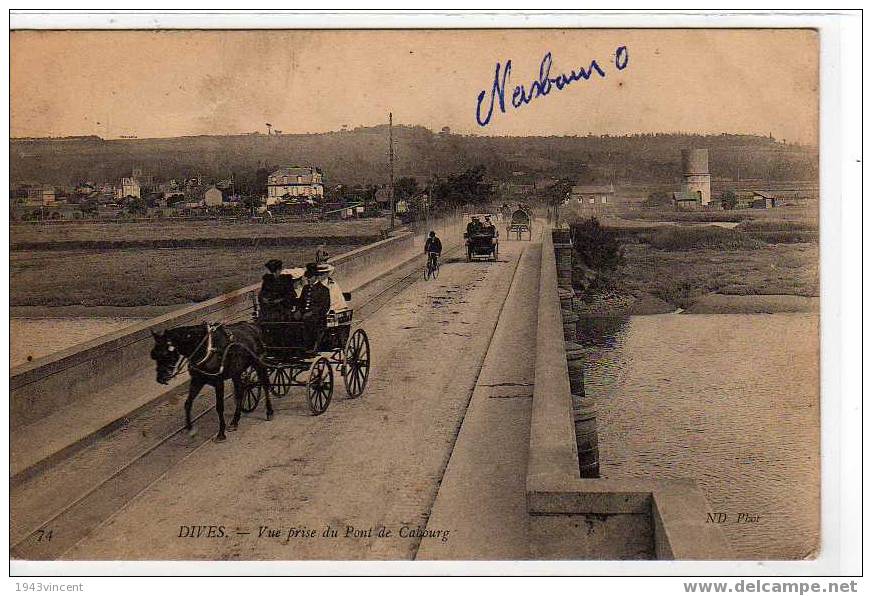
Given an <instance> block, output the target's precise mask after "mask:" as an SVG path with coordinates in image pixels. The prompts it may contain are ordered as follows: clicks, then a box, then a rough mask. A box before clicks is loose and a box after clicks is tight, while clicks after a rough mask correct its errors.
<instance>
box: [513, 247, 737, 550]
mask: <svg viewBox="0 0 872 596" xmlns="http://www.w3.org/2000/svg"><path fill="white" fill-rule="evenodd" d="M557 271H558V268H557V262H556V259H555V256H554V243H553V241H552V238H551V234H549V233H547V231H546V233H545V234H544V235H543V238H542V265H541V271H540V279H539V307H538V320H539V326H538V331H537V337H536V375H535V383H534V387H533V406H532V415H531V428H530V446H529V458H528V467H527V486H526V490H527V510H528V513H529V514H530V531H531V537H533V538H534V540H535V541H536V545H535V547H534V549H535V551H536V554H537V556H538V557H540V558H552V559H572V558H576V559H582V558H583V559H644V558H651V559H654V558H657V559H682V560H684V559H687V560H689V559H708V560H724V559H731V558H733V557H732V554H731V551H730V549H729V546H728V544H727V542H726V539H725V538H724V536H723V534H722V532H721V530H720V528H718V527H717V526H716V525H715V524H709V523H706V522H707V514H708V513H710V511H711V509H710V507H709V504H708V503H707V501H706V499H705V496H704V495H703V494H702V491H701V490H700V489H699V487H698V485H697V484H696V482H694V481H693V480H668V481H658V480H655V479H652V480H647V479H639V480H617V479H599V478H581V477H580V475H579V462H578V449H577V446H576V434H575V429H574V427H573V421H572V393H571V386H570V379H569V373H568V368H567V360H566V353H565V347H564V345H565V344H564V327H563V318H562V316H561V308H560V297H559V294H558V273H557Z"/></svg>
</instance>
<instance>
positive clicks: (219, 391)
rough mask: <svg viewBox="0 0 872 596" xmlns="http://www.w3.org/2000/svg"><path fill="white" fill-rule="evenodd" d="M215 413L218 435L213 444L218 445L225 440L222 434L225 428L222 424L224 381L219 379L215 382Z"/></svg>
mask: <svg viewBox="0 0 872 596" xmlns="http://www.w3.org/2000/svg"><path fill="white" fill-rule="evenodd" d="M215 412H216V413H217V414H218V434H217V435H215V442H216V443H220V442H221V441H224V440H225V439H227V435H225V434H224V429H225V428H226V427H227V425H226V424H225V423H224V379H222V378H220V377H219V378H218V379H216V380H215Z"/></svg>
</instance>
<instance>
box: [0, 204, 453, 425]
mask: <svg viewBox="0 0 872 596" xmlns="http://www.w3.org/2000/svg"><path fill="white" fill-rule="evenodd" d="M434 228H435V229H436V230H438V231H439V233H440V235H442V237H443V242H444V244H445V246H446V248H448V247H450V246H452V245H454V244H456V243H457V242H458V238H459V237H460V233H459V231H458V230H459V224H458V220H457V219H456V218H448V219H446V220H442V221H439V222H436V223H434ZM419 244H420V246H418V245H419ZM419 253H420V254H423V238H421V237H418V236H415V235H414V234H412V233H410V232H404V233H399V234H397V235H394V236H391V237H389V238H387V239H384V240H381V241H378V242H375V243H373V244H368V245H366V246H362V247H360V248H357V249H355V250H352V251H350V252H348V253H344V254H341V255H338V256H336V257H334V258H332V259H330V262H331V263H332V264H333V265H334V266H335V267H336V271H337V276H338V277H339V278H341V279H342V282H343V287H344V288H345V289H347V290H354V289H356V288H359V287H360V286H362V285H363V284H365V283H367V282H368V281H371V280H372V279H375V278H376V277H378V276H380V275H382V274H383V273H385V272H386V271H389V270H390V269H392V268H394V267H397V266H399V265H402V264H403V263H405V262H407V261H408V260H409V259H411V258H413V257H415V256H416V255H418V254H419ZM258 288H259V284H253V285H250V286H247V287H244V288H241V289H239V290H235V291H233V292H228V293H226V294H223V295H221V296H217V297H215V298H212V299H211V300H207V301H205V302H201V303H198V304H195V305H192V306H189V307H186V308H182V309H179V310H176V311H173V312H170V313H167V314H165V315H162V316H160V317H156V318H153V319H149V320H147V321H142V322H140V323H136V324H134V325H131V326H130V327H126V328H124V329H122V330H120V331H117V332H115V333H112V334H108V335H104V336H102V337H99V338H97V339H94V340H92V341H89V342H85V343H82V344H79V345H76V346H73V347H71V348H69V349H67V350H63V351H60V352H56V353H54V354H51V355H48V356H46V357H44V358H39V359H37V360H34V361H33V362H28V363H26V364H23V365H21V366H17V367H14V368H13V369H12V370H11V371H10V382H9V383H10V386H9V389H10V408H11V411H10V416H11V421H12V428H13V429H16V428H20V427H22V426H25V425H28V424H30V423H33V422H34V421H38V420H40V419H41V418H43V417H45V416H47V415H49V414H51V413H53V412H55V411H57V410H58V409H60V408H64V407H67V406H69V405H70V404H71V403H74V402H76V401H77V400H79V399H81V398H82V397H83V396H86V395H91V394H94V393H97V392H101V391H104V390H107V389H109V388H110V387H112V386H113V385H115V384H118V383H119V382H121V381H123V380H124V379H129V378H131V377H132V376H134V375H136V374H142V371H143V370H144V369H145V368H150V367H151V366H152V363H151V361H150V358H149V353H150V351H151V347H152V343H153V342H152V339H151V333H152V331H163V330H165V329H167V328H169V327H176V326H180V325H193V324H200V323H203V322H205V321H212V322H214V321H224V322H233V321H239V320H244V319H247V318H248V317H249V316H250V315H249V313H250V306H251V301H252V297H253V296H254V295H255V293H256V292H257V290H258Z"/></svg>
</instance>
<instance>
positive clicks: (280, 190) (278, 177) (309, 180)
mask: <svg viewBox="0 0 872 596" xmlns="http://www.w3.org/2000/svg"><path fill="white" fill-rule="evenodd" d="M266 190H267V193H266V203H267V205H275V204H276V203H279V202H281V201H282V200H285V197H309V198H313V199H315V200H320V199H322V198H323V197H324V182H323V177H322V175H321V170H319V169H318V168H316V167H314V166H286V167H282V168H279V169H278V170H276V171H275V172H273V173H272V174H270V175H269V178H267V185H266Z"/></svg>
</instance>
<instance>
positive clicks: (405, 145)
mask: <svg viewBox="0 0 872 596" xmlns="http://www.w3.org/2000/svg"><path fill="white" fill-rule="evenodd" d="M394 138H395V144H396V157H397V163H396V175H397V176H398V177H399V176H409V175H414V176H419V177H426V176H428V175H429V174H430V173H433V174H445V173H447V172H452V171H458V170H462V169H464V168H467V167H471V166H473V165H478V164H483V165H485V166H486V167H487V169H488V173H489V174H490V175H491V176H493V177H495V178H498V179H508V178H510V177H511V176H512V174H513V173H519V172H523V173H524V174H525V175H528V176H533V177H536V176H549V177H563V176H567V177H570V178H572V179H574V180H577V181H579V182H582V183H585V182H606V181H610V180H614V181H621V182H673V181H674V180H676V178H677V177H678V176H679V175H680V150H681V149H682V148H684V147H708V148H709V149H710V167H711V172H712V175H713V177H714V178H715V179H717V178H732V177H734V176H735V175H736V171H737V168H738V169H739V170H740V172H741V176H742V178H746V179H747V178H767V179H770V180H773V181H778V180H815V179H817V150H816V148H810V147H801V146H797V145H787V144H784V143H779V142H777V141H775V140H772V139H770V138H768V137H761V136H751V135H727V134H723V135H709V136H702V135H682V134H656V135H653V134H646V135H633V136H623V137H613V136H605V137H594V136H588V137H479V136H461V135H453V134H436V133H433V132H431V131H430V130H428V129H426V128H423V127H409V126H395V127H394ZM387 139H388V134H387V127H386V126H379V127H372V128H359V129H355V130H353V131H348V132H330V133H319V134H300V135H281V136H276V135H272V136H267V135H263V134H249V135H235V136H194V137H178V138H167V139H119V140H104V139H101V138H100V137H94V136H91V137H70V138H62V139H12V140H11V142H10V153H11V172H10V177H11V182H12V183H13V184H15V183H26V182H45V183H50V184H75V183H77V182H79V181H82V180H96V181H102V180H107V181H108V180H118V179H120V178H121V176H122V175H127V174H129V172H130V171H131V169H132V168H133V167H140V168H142V169H143V170H144V171H145V172H150V173H153V174H155V175H156V176H157V177H158V178H159V179H170V178H181V177H192V176H194V175H196V174H198V173H199V174H203V175H204V176H206V177H215V178H224V177H227V176H228V175H229V174H230V173H231V172H234V173H236V174H237V176H239V177H241V178H246V177H253V174H254V172H255V171H256V170H257V169H258V168H271V167H273V166H276V165H279V164H288V163H294V164H314V165H318V166H320V167H321V168H322V169H323V171H324V173H325V181H326V183H327V184H336V183H344V184H367V183H372V184H382V183H385V182H387V179H388V165H387V145H388V140H387ZM516 177H523V176H516Z"/></svg>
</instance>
